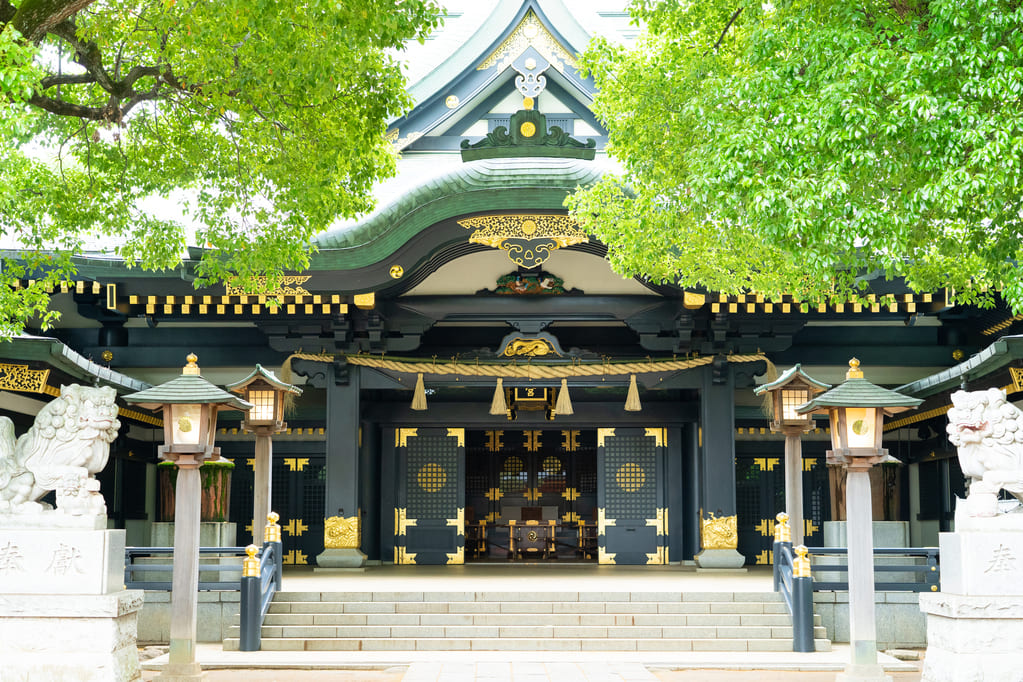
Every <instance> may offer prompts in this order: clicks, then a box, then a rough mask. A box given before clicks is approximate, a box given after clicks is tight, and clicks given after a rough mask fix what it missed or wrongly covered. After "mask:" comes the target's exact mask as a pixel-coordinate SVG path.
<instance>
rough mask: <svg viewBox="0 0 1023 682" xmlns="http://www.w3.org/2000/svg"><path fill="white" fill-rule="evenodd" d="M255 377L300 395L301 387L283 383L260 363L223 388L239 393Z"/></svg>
mask: <svg viewBox="0 0 1023 682" xmlns="http://www.w3.org/2000/svg"><path fill="white" fill-rule="evenodd" d="M256 379H262V380H263V381H265V382H266V383H268V384H270V385H271V386H273V387H274V388H278V389H280V390H282V391H286V392H288V393H294V394H295V395H302V389H301V388H299V387H298V386H292V385H291V384H286V383H284V382H283V381H281V380H280V379H278V378H277V375H276V374H274V373H273V372H271V371H270V370H268V369H266V368H265V367H263V365H260V364H257V365H256V369H254V370H252V373H251V374H249V376H247V377H245V378H244V379H242V380H241V381H236V382H234V383H233V384H226V385H225V386H224V388H226V389H227V390H228V391H231V392H232V393H239V392H240V390H241V389H242V388H243V387H245V386H247V385H248V384H251V383H252V382H253V381H255V380H256Z"/></svg>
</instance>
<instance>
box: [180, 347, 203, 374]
mask: <svg viewBox="0 0 1023 682" xmlns="http://www.w3.org/2000/svg"><path fill="white" fill-rule="evenodd" d="M185 360H187V361H188V364H187V365H185V366H184V367H182V368H181V376H199V373H200V372H199V365H197V364H195V363H196V361H198V360H199V357H198V356H197V355H196V354H195V353H189V354H188V356H187V357H186V358H185Z"/></svg>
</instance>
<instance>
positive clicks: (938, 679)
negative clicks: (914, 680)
mask: <svg viewBox="0 0 1023 682" xmlns="http://www.w3.org/2000/svg"><path fill="white" fill-rule="evenodd" d="M920 609H921V610H922V611H923V612H924V613H926V614H927V656H926V657H925V659H924V670H923V676H922V677H921V679H922V680H925V681H927V682H963V681H965V680H969V681H976V682H981V681H987V682H994V681H995V680H997V681H998V682H1023V668H1021V667H1020V654H1019V645H1020V642H1023V596H1012V597H1008V596H967V595H960V594H949V593H947V592H935V593H933V594H927V593H923V594H921V595H920Z"/></svg>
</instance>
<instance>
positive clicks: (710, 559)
mask: <svg viewBox="0 0 1023 682" xmlns="http://www.w3.org/2000/svg"><path fill="white" fill-rule="evenodd" d="M695 559H696V566H697V567H698V568H732V569H735V568H742V567H743V566H745V565H746V557H744V556H743V555H741V554H739V552H738V550H734V549H705V550H703V551H702V552H700V553H699V554H697V555H696V557H695Z"/></svg>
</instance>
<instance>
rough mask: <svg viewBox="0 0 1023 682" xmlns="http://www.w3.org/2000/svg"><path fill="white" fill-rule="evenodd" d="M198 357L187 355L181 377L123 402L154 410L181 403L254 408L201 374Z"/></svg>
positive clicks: (148, 389)
mask: <svg viewBox="0 0 1023 682" xmlns="http://www.w3.org/2000/svg"><path fill="white" fill-rule="evenodd" d="M195 360H196V358H195V356H194V355H189V356H188V365H187V366H186V367H185V368H184V369H183V370H182V374H181V376H179V377H177V378H175V379H171V380H170V381H166V382H164V383H162V384H160V385H159V386H153V387H152V388H147V389H146V390H144V391H139V392H138V393H132V394H130V395H126V396H124V402H126V403H135V404H137V405H138V406H139V407H144V408H146V409H148V410H154V409H157V408H159V407H160V406H161V405H166V404H168V403H169V404H182V403H202V404H210V403H220V404H221V405H223V406H224V407H230V408H231V409H234V410H241V411H243V412H244V411H246V410H249V409H251V408H252V404H251V403H248V402H246V401H244V400H242V399H241V398H239V397H238V396H236V395H234V394H233V393H228V392H227V391H225V390H223V389H222V388H219V387H218V386H216V385H215V384H213V383H212V382H210V381H209V380H207V379H204V378H202V376H201V375H200V374H199V367H198V366H197V365H196V364H195Z"/></svg>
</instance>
